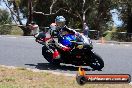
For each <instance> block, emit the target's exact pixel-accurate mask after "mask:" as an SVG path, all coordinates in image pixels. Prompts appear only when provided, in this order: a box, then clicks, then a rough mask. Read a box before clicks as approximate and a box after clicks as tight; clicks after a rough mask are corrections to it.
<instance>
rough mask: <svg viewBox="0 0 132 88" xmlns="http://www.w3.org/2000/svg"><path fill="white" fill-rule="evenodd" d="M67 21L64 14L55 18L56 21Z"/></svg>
mask: <svg viewBox="0 0 132 88" xmlns="http://www.w3.org/2000/svg"><path fill="white" fill-rule="evenodd" d="M65 21H66V19H65V18H64V17H63V16H57V17H56V18H55V22H65Z"/></svg>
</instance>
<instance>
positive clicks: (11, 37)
mask: <svg viewBox="0 0 132 88" xmlns="http://www.w3.org/2000/svg"><path fill="white" fill-rule="evenodd" d="M7 38H12V39H14V38H17V37H7Z"/></svg>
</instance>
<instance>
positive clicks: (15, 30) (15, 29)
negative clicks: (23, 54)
mask: <svg viewBox="0 0 132 88" xmlns="http://www.w3.org/2000/svg"><path fill="white" fill-rule="evenodd" d="M10 34H11V35H23V31H22V29H21V28H19V27H17V26H13V27H12V30H11V32H10Z"/></svg>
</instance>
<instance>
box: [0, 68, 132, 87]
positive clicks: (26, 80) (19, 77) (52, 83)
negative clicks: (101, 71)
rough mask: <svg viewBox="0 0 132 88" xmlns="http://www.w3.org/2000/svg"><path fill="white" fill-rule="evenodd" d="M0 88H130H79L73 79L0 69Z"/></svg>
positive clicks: (113, 85)
mask: <svg viewBox="0 0 132 88" xmlns="http://www.w3.org/2000/svg"><path fill="white" fill-rule="evenodd" d="M0 88H132V86H131V85H129V84H85V85H83V86H80V85H79V84H77V82H76V78H75V77H69V76H64V75H62V74H61V75H54V74H52V73H48V72H33V71H30V70H27V69H25V68H16V69H11V68H10V69H9V68H5V67H0Z"/></svg>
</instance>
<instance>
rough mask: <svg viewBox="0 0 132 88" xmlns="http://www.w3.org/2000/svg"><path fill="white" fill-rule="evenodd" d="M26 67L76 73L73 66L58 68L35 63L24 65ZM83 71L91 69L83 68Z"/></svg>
mask: <svg viewBox="0 0 132 88" xmlns="http://www.w3.org/2000/svg"><path fill="white" fill-rule="evenodd" d="M25 65H28V66H33V67H35V68H37V69H39V70H60V71H78V67H77V66H73V65H70V66H69V65H60V66H55V65H52V64H50V63H37V64H25ZM83 69H84V70H85V71H93V70H92V69H89V68H86V67H83Z"/></svg>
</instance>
